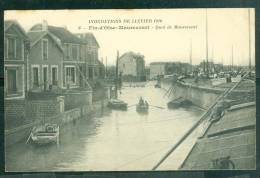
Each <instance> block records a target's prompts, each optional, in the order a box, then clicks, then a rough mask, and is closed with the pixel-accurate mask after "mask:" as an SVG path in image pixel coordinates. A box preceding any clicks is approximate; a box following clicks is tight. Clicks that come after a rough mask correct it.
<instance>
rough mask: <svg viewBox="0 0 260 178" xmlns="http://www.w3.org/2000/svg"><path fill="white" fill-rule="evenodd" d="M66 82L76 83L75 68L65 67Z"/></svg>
mask: <svg viewBox="0 0 260 178" xmlns="http://www.w3.org/2000/svg"><path fill="white" fill-rule="evenodd" d="M66 82H67V83H68V82H71V83H73V84H75V83H76V71H75V67H66Z"/></svg>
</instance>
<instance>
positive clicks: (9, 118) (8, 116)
mask: <svg viewBox="0 0 260 178" xmlns="http://www.w3.org/2000/svg"><path fill="white" fill-rule="evenodd" d="M4 111H5V128H13V127H16V126H19V125H21V124H23V123H24V122H25V100H24V99H19V100H18V99H17V100H5V103H4Z"/></svg>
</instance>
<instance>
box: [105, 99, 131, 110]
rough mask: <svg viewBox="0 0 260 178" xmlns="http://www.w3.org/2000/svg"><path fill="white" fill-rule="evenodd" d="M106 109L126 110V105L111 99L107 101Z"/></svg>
mask: <svg viewBox="0 0 260 178" xmlns="http://www.w3.org/2000/svg"><path fill="white" fill-rule="evenodd" d="M107 107H109V108H111V109H117V110H127V103H126V102H124V101H122V100H119V99H111V100H109V101H108V104H107Z"/></svg>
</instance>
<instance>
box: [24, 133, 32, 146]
mask: <svg viewBox="0 0 260 178" xmlns="http://www.w3.org/2000/svg"><path fill="white" fill-rule="evenodd" d="M31 137H32V130H31V132H30V135H29V137H28V139H27V141H26V142H25V144H27V143H28V142H29V140H30V138H31Z"/></svg>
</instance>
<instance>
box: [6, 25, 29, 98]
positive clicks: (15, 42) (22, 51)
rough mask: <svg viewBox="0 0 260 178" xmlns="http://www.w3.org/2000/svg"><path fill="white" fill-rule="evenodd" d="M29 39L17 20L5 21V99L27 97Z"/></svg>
mask: <svg viewBox="0 0 260 178" xmlns="http://www.w3.org/2000/svg"><path fill="white" fill-rule="evenodd" d="M28 44H29V39H28V37H27V35H26V33H25V31H24V30H23V28H22V27H21V26H20V25H19V24H18V23H17V22H16V21H5V22H4V72H5V74H4V77H5V78H4V80H5V88H4V92H5V99H21V98H25V92H26V89H27V87H26V86H27V85H26V80H27V79H26V77H27V76H26V64H27V54H28V50H29V45H28Z"/></svg>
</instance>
